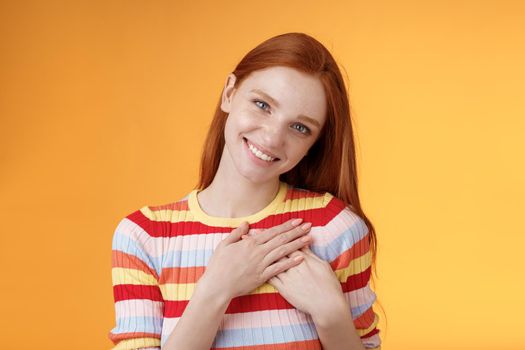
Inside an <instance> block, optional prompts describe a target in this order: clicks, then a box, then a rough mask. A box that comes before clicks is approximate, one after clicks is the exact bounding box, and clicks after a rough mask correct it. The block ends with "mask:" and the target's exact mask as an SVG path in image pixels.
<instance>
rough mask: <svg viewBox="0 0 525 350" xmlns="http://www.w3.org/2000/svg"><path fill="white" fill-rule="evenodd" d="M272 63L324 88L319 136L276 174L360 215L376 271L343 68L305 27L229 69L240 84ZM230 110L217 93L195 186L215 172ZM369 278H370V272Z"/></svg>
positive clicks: (201, 186) (374, 243)
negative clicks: (290, 166)
mask: <svg viewBox="0 0 525 350" xmlns="http://www.w3.org/2000/svg"><path fill="white" fill-rule="evenodd" d="M272 66H285V67H290V68H295V69H297V70H299V71H302V72H305V73H309V74H312V75H315V76H317V77H318V78H319V79H320V81H321V82H322V84H323V87H324V90H325V93H326V100H327V101H326V102H327V116H326V122H325V124H324V125H323V128H322V130H321V133H320V136H319V137H318V139H317V140H316V142H315V143H314V144H313V145H312V147H311V148H310V149H309V150H308V154H307V155H306V156H305V157H303V159H302V160H301V161H300V162H299V163H298V164H297V165H296V166H295V167H294V168H293V169H291V170H289V171H288V172H286V173H284V174H281V175H280V180H282V181H284V182H286V183H288V184H290V185H293V186H297V187H300V188H304V189H308V190H311V191H316V192H323V191H327V192H330V193H332V194H333V195H335V196H336V197H338V198H339V199H341V200H343V201H344V202H345V203H346V204H347V205H348V206H349V207H350V209H352V211H353V212H354V213H356V214H357V215H359V216H360V217H361V218H362V219H363V220H364V221H365V223H366V226H367V227H368V230H369V243H370V251H371V255H372V256H371V261H372V263H371V265H372V270H373V274H375V275H376V276H377V271H376V261H375V260H376V250H377V240H376V234H375V230H374V226H373V225H372V223H371V221H370V220H369V219H368V218H367V216H366V215H365V213H364V212H363V209H362V208H361V203H360V201H359V194H358V186H357V185H358V183H357V167H356V155H355V145H354V136H353V128H352V122H351V118H350V105H349V101H348V95H347V92H346V88H345V84H344V81H343V77H342V75H341V71H340V70H339V67H338V65H337V63H336V61H335V59H334V58H333V57H332V55H331V54H330V52H329V51H328V50H327V49H326V48H325V47H324V46H323V44H321V43H320V42H319V41H317V40H316V39H314V38H313V37H311V36H309V35H307V34H304V33H286V34H281V35H277V36H274V37H272V38H270V39H268V40H266V41H264V42H262V43H261V44H259V45H258V46H257V47H255V48H254V49H252V50H251V51H250V52H248V53H247V54H246V55H245V56H244V57H243V58H242V60H241V61H240V62H239V64H238V65H237V67H235V70H234V71H233V72H232V73H233V74H234V75H235V77H236V81H235V84H236V85H237V84H239V85H240V84H241V83H242V81H243V80H244V79H246V77H248V76H249V75H250V73H252V72H254V71H257V70H260V69H264V68H269V67H272ZM227 117H228V113H226V112H223V111H222V109H221V98H219V102H218V104H217V107H216V109H215V115H214V117H213V120H212V122H211V125H210V128H209V131H208V135H207V137H206V141H205V143H204V149H203V153H202V158H201V164H200V180H199V183H198V186H197V187H198V189H204V188H206V187H208V186H209V185H210V184H211V183H212V181H213V178H214V177H215V174H216V173H217V169H218V168H219V162H220V159H221V155H222V151H223V148H224V146H225V140H224V127H225V124H226V119H227ZM371 277H372V282H374V281H373V275H371Z"/></svg>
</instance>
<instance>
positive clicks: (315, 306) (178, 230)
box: [109, 33, 381, 350]
mask: <svg viewBox="0 0 525 350" xmlns="http://www.w3.org/2000/svg"><path fill="white" fill-rule="evenodd" d="M375 247H376V238H375V232H374V229H373V226H372V224H371V223H370V221H369V220H368V219H367V217H366V216H365V214H364V213H363V210H362V209H361V205H360V203H359V196H358V191H357V171H356V161H355V151H354V141H353V131H352V125H351V120H350V112H349V103H348V97H347V93H346V89H345V85H344V82H343V79H342V76H341V73H340V71H339V69H338V67H337V64H336V62H335V60H334V59H333V57H332V55H331V54H330V53H329V52H328V50H327V49H326V48H325V47H324V46H323V45H322V44H321V43H319V42H318V41H317V40H315V39H314V38H312V37H311V36H309V35H306V34H303V33H288V34H283V35H279V36H276V37H273V38H270V39H268V40H266V41H265V42H263V43H261V44H260V45H258V46H257V47H256V48H254V49H253V50H251V51H250V52H249V53H248V54H247V55H246V56H245V57H244V58H243V59H242V60H241V62H240V63H239V64H238V65H237V67H236V68H235V70H234V71H233V72H232V73H231V74H229V75H228V76H227V79H226V82H225V86H224V89H223V91H222V95H221V99H220V101H219V104H218V105H217V109H216V112H215V116H214V118H213V121H212V124H211V127H210V130H209V132H208V137H207V139H206V142H205V147H204V153H203V156H202V159H201V177H200V182H199V184H198V186H197V189H194V190H193V191H191V192H190V193H189V194H188V195H186V196H185V197H184V198H182V199H180V200H178V201H176V202H173V203H169V204H165V205H159V206H145V207H143V208H141V209H139V210H137V211H135V212H133V213H131V214H129V215H128V216H127V217H126V218H124V219H122V220H121V222H120V223H119V225H118V226H117V228H116V230H115V234H114V237H113V260H112V261H113V268H112V272H113V286H114V296H115V310H116V316H117V325H116V327H115V328H113V330H112V331H111V332H110V335H109V337H110V339H111V340H112V341H113V342H114V344H115V345H116V346H115V348H114V349H144V348H146V349H160V348H161V347H162V349H173V350H179V349H191V350H197V349H210V348H213V349H254V350H255V349H321V348H322V349H327V350H332V349H356V350H357V349H365V348H366V349H370V348H374V349H379V348H380V345H381V340H380V338H379V330H378V328H377V323H378V315H377V314H376V313H375V311H374V309H373V304H374V302H375V301H376V294H375V293H374V292H373V290H372V289H371V287H370V280H371V272H372V266H374V264H375Z"/></svg>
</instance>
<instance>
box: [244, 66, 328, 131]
mask: <svg viewBox="0 0 525 350" xmlns="http://www.w3.org/2000/svg"><path fill="white" fill-rule="evenodd" d="M255 89H257V90H262V91H263V92H265V93H266V94H268V95H270V96H271V97H272V98H274V99H275V100H276V101H277V102H278V103H279V108H281V109H283V110H285V111H287V112H288V113H291V114H293V115H299V114H305V115H308V116H310V117H312V118H315V119H318V120H319V121H322V120H324V116H325V114H326V95H325V91H324V87H323V85H322V83H321V80H320V79H319V78H318V77H316V76H314V75H312V74H308V73H304V72H301V71H299V70H296V69H293V68H289V67H281V66H277V67H270V68H266V69H261V70H258V71H254V72H252V73H251V74H250V75H249V76H248V77H247V78H246V79H245V80H244V81H243V82H242V84H241V86H240V87H239V90H241V91H242V92H243V93H244V94H250V93H252V94H256V93H253V92H251V91H252V90H255Z"/></svg>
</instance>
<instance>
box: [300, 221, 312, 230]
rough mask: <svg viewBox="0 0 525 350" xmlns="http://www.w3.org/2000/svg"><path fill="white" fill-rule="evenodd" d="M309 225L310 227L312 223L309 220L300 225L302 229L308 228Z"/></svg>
mask: <svg viewBox="0 0 525 350" xmlns="http://www.w3.org/2000/svg"><path fill="white" fill-rule="evenodd" d="M310 227H312V223H311V222H307V223H306V224H304V225H303V226H301V228H302V229H303V230H305V231H306V230H308V229H309V228H310Z"/></svg>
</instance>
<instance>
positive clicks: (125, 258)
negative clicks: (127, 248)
mask: <svg viewBox="0 0 525 350" xmlns="http://www.w3.org/2000/svg"><path fill="white" fill-rule="evenodd" d="M111 256H112V262H113V263H112V264H113V267H123V268H127V269H135V270H139V271H142V272H144V273H147V274H149V275H152V276H153V277H155V278H156V279H157V272H156V271H155V270H152V269H151V268H150V267H149V266H148V265H146V263H145V262H143V261H142V260H140V259H139V258H137V257H136V256H134V255H130V254H126V253H124V252H121V251H120V250H113V251H112V253H111Z"/></svg>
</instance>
